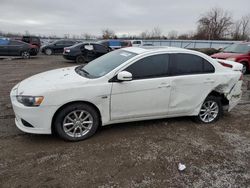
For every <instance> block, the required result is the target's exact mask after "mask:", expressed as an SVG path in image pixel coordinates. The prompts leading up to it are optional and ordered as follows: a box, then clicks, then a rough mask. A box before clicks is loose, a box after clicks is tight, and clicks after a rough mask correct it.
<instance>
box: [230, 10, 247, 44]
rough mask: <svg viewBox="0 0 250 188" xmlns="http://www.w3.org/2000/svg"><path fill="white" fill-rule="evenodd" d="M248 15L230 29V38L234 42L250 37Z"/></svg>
mask: <svg viewBox="0 0 250 188" xmlns="http://www.w3.org/2000/svg"><path fill="white" fill-rule="evenodd" d="M249 30H250V14H249V15H246V16H243V17H242V18H241V19H240V20H237V21H236V22H235V23H234V24H233V27H232V34H231V35H232V38H233V39H234V40H247V39H249V37H250V36H249V35H250V31H249Z"/></svg>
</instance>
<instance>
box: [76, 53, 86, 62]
mask: <svg viewBox="0 0 250 188" xmlns="http://www.w3.org/2000/svg"><path fill="white" fill-rule="evenodd" d="M85 62H86V61H85V58H84V57H83V56H82V55H79V56H77V57H76V63H78V64H84V63H85Z"/></svg>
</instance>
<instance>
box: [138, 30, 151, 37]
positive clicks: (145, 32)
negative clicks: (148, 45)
mask: <svg viewBox="0 0 250 188" xmlns="http://www.w3.org/2000/svg"><path fill="white" fill-rule="evenodd" d="M139 37H140V38H141V39H149V38H150V33H149V32H148V31H147V30H146V31H143V32H142V33H141V34H140V35H139Z"/></svg>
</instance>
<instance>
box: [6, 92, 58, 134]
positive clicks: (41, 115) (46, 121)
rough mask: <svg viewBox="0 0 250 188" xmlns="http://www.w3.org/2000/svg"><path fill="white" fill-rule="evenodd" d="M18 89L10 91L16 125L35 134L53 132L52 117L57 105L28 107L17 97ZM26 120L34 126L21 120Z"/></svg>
mask: <svg viewBox="0 0 250 188" xmlns="http://www.w3.org/2000/svg"><path fill="white" fill-rule="evenodd" d="M16 92H17V89H12V91H11V93H10V98H11V103H12V107H13V110H14V113H15V117H16V118H15V123H16V126H17V127H18V128H19V129H20V130H21V131H23V132H26V133H33V134H51V132H52V131H51V125H52V118H53V115H54V114H55V112H56V109H57V107H56V106H42V105H41V106H39V107H26V106H24V105H23V104H21V103H19V102H18V101H17V99H16ZM22 119H23V120H25V121H27V122H28V123H30V124H31V125H32V126H33V127H27V126H25V125H24V124H23V123H22V121H21V120H22Z"/></svg>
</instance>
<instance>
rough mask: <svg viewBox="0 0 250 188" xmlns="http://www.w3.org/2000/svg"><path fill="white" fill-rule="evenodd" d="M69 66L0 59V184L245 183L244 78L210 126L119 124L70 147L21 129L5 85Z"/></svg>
mask: <svg viewBox="0 0 250 188" xmlns="http://www.w3.org/2000/svg"><path fill="white" fill-rule="evenodd" d="M72 65H74V64H72V63H68V62H66V61H65V60H64V59H63V58H62V57H61V56H51V57H46V56H38V57H36V58H32V59H29V60H20V59H19V60H0V126H1V127H0V151H1V152H0V187H103V188H106V187H249V186H250V91H249V90H247V85H249V86H248V88H250V83H248V81H250V76H249V75H248V76H245V77H244V79H245V83H244V96H243V98H242V102H241V104H240V105H238V106H237V107H236V108H235V109H234V110H233V111H232V112H231V113H226V114H225V115H224V117H223V118H222V119H221V120H220V121H219V122H217V123H215V124H212V125H206V126H204V125H200V124H196V123H194V122H192V121H191V120H190V118H174V119H164V120H154V121H144V122H137V123H126V124H119V125H112V126H107V127H104V128H101V129H100V130H99V131H98V132H97V134H96V135H95V136H94V137H92V138H90V139H88V140H86V141H82V142H77V143H69V142H64V141H62V140H60V139H58V138H56V137H54V136H45V135H30V134H25V133H22V132H20V131H19V130H18V129H17V128H16V127H15V124H14V114H13V111H12V109H11V104H10V100H9V92H10V90H11V88H12V87H13V86H14V85H15V84H16V83H17V82H19V81H20V80H22V79H24V78H26V77H28V76H31V75H33V74H35V73H39V72H42V71H46V70H50V69H54V68H59V67H65V66H72ZM179 162H182V163H184V164H185V165H186V166H187V169H186V170H185V171H184V172H179V171H178V169H177V164H178V163H179Z"/></svg>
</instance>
